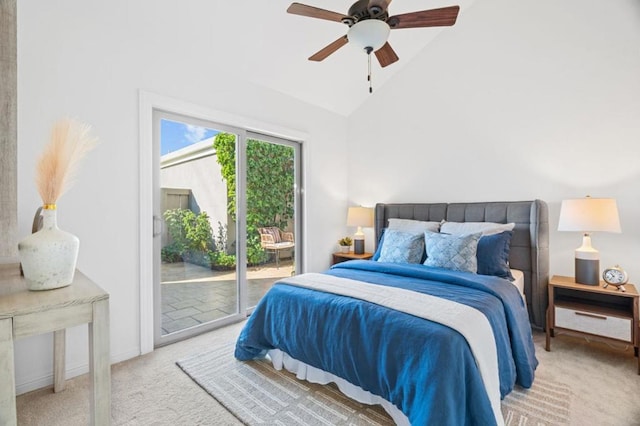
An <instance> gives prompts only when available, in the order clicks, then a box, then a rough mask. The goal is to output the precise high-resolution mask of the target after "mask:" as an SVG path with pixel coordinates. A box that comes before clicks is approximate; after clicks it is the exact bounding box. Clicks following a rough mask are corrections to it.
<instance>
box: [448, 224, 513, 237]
mask: <svg viewBox="0 0 640 426" xmlns="http://www.w3.org/2000/svg"><path fill="white" fill-rule="evenodd" d="M515 226H516V224H515V223H513V222H510V223H495V222H444V223H442V225H441V226H440V232H442V233H444V234H454V235H467V234H475V233H476V232H481V233H482V235H493V234H499V233H500V232H504V231H513V228H515Z"/></svg>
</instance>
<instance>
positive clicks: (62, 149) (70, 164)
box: [36, 119, 98, 205]
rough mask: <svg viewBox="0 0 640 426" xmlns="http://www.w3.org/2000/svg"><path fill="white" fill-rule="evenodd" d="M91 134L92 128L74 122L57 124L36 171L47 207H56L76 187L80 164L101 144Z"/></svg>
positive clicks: (63, 121) (37, 182)
mask: <svg viewBox="0 0 640 426" xmlns="http://www.w3.org/2000/svg"><path fill="white" fill-rule="evenodd" d="M90 132H91V126H89V125H88V124H84V123H80V122H78V121H76V120H73V119H63V120H60V121H58V122H57V123H55V124H54V126H53V129H52V131H51V140H50V142H49V144H48V145H47V146H46V147H45V149H44V151H43V152H42V155H41V156H40V158H39V160H38V165H37V167H36V186H37V188H38V192H39V193H40V197H41V198H42V202H43V204H45V205H46V204H56V201H57V200H58V199H59V198H60V197H61V196H62V194H64V193H65V192H66V191H67V189H69V187H70V185H71V183H73V180H74V178H75V175H76V172H77V170H78V165H79V163H80V160H82V158H83V157H84V156H85V155H86V154H87V153H88V152H89V151H91V150H92V149H93V148H94V147H95V146H96V144H97V142H98V139H97V138H95V137H93V136H91V135H90Z"/></svg>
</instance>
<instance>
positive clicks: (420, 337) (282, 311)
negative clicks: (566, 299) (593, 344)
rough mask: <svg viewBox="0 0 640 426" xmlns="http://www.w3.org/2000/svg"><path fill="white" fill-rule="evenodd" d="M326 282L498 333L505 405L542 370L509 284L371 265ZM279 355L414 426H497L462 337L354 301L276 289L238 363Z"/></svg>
mask: <svg viewBox="0 0 640 426" xmlns="http://www.w3.org/2000/svg"><path fill="white" fill-rule="evenodd" d="M326 273H327V274H331V275H335V276H339V277H344V278H351V279H356V280H360V281H364V282H370V283H375V284H381V285H388V286H394V287H401V288H405V289H409V290H413V291H417V292H421V293H427V294H431V295H434V296H438V297H442V298H445V299H450V300H453V301H456V302H459V303H464V304H466V305H469V306H472V307H474V308H476V309H478V310H479V311H481V312H483V313H484V314H485V315H486V317H487V319H488V320H489V323H490V324H491V327H492V328H493V333H494V336H495V340H496V346H497V352H498V367H499V376H500V393H501V396H502V397H504V396H505V395H506V394H508V393H509V392H510V391H511V390H512V389H513V386H514V384H515V383H518V384H519V385H521V386H523V387H527V388H528V387H530V386H531V384H532V383H533V378H534V371H535V368H536V366H537V364H538V362H537V360H536V357H535V349H534V346H533V340H532V336H531V328H530V325H529V318H528V315H527V310H526V306H525V305H524V303H523V300H522V298H521V296H520V294H519V293H518V290H517V289H516V288H515V286H513V285H512V284H511V283H510V282H508V281H507V280H504V279H502V278H497V277H489V276H484V275H472V274H468V273H462V272H452V271H448V270H444V269H438V268H429V267H427V266H423V265H406V264H391V263H381V262H371V261H349V262H343V263H340V264H337V265H334V266H333V267H332V268H331V269H330V270H329V271H326ZM487 343H488V344H489V343H490V342H487ZM274 348H277V349H280V350H282V351H284V352H286V353H288V354H289V355H291V356H292V357H293V358H295V359H298V360H299V361H302V362H304V363H306V364H309V365H312V366H314V367H316V368H320V369H322V370H324V371H328V372H330V373H332V374H335V375H336V376H339V377H342V378H343V379H345V380H347V381H349V382H351V383H353V384H355V385H358V386H360V387H361V388H363V389H365V390H367V391H369V392H371V393H373V394H375V395H379V396H381V397H383V398H384V399H386V400H388V401H390V402H392V403H393V404H394V405H395V406H396V407H398V408H399V409H400V410H401V411H402V412H403V413H404V414H405V415H406V416H407V417H408V418H409V420H410V421H411V424H412V425H491V424H495V417H494V414H493V411H492V410H491V405H490V402H489V399H488V397H487V394H486V391H485V388H484V384H483V382H482V378H481V376H480V373H479V370H478V368H477V365H476V363H475V360H474V358H473V354H472V353H471V349H470V348H469V346H468V344H467V342H466V340H465V339H464V337H462V335H460V334H459V333H458V332H456V331H454V330H452V329H451V328H449V327H447V326H444V325H441V324H439V323H436V322H432V321H428V320H425V319H422V318H418V317H415V316H413V315H409V314H406V313H402V312H398V311H394V310H391V309H388V308H386V307H382V306H379V305H375V304H372V303H369V302H365V301H361V300H358V299H353V298H350V297H344V296H338V295H334V294H329V293H323V292H319V291H315V290H309V289H304V288H300V287H295V286H290V285H286V284H277V285H274V286H273V287H272V288H271V289H270V290H269V292H268V293H267V294H266V295H265V296H264V297H263V299H262V300H261V302H260V303H259V304H258V306H257V307H256V309H255V311H254V312H253V314H252V315H251V317H250V318H249V320H248V321H247V324H246V325H245V327H244V329H243V330H242V332H241V334H240V336H239V337H238V340H237V343H236V350H235V356H236V358H237V359H239V360H250V359H254V358H259V357H264V356H265V354H266V353H267V351H268V350H270V349H274Z"/></svg>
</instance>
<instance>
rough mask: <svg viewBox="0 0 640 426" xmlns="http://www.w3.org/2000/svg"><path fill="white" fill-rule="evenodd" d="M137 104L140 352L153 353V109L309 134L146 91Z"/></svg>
mask: <svg viewBox="0 0 640 426" xmlns="http://www.w3.org/2000/svg"><path fill="white" fill-rule="evenodd" d="M138 105H139V111H138V116H139V129H138V130H139V137H140V141H139V145H140V151H139V155H140V159H139V161H140V174H139V178H140V193H139V203H140V204H139V211H140V217H139V221H140V233H139V247H140V256H139V262H140V283H139V284H140V317H139V320H140V353H141V354H146V353H149V352H152V351H153V347H154V318H153V314H154V312H153V311H154V298H153V238H152V237H151V236H152V235H153V110H154V109H158V110H162V111H166V112H171V113H175V114H181V115H187V116H190V117H194V118H200V119H202V120H207V121H213V122H216V123H224V124H225V125H229V126H235V127H239V128H241V129H245V130H246V131H253V132H257V133H262V134H265V135H270V136H276V137H279V138H283V139H289V140H293V141H298V142H302V141H304V140H305V139H308V137H309V135H308V134H307V133H305V132H301V131H298V130H293V129H290V128H286V127H282V126H277V125H273V124H269V123H265V122H262V121H260V120H256V119H253V118H249V117H244V116H240V115H235V114H230V113H227V112H223V111H218V110H215V109H211V108H207V107H204V106H200V105H195V104H192V103H189V102H186V101H182V100H179V99H175V98H171V97H167V96H163V95H158V94H156V93H152V92H147V91H144V90H140V91H139V103H138ZM303 214H304V210H303ZM304 252H306V251H304ZM304 252H303V253H304ZM303 255H304V254H303Z"/></svg>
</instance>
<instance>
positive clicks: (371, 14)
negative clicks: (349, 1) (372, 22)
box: [342, 0, 389, 27]
mask: <svg viewBox="0 0 640 426" xmlns="http://www.w3.org/2000/svg"><path fill="white" fill-rule="evenodd" d="M385 6H386V2H385V1H384V0H372V1H369V0H358V1H357V2H355V3H354V4H353V5H351V7H350V8H349V11H348V12H347V14H348V15H349V16H348V17H346V18H343V19H342V22H343V23H344V24H347V25H348V26H350V27H351V26H352V25H354V24H356V23H357V22H360V21H365V20H367V19H378V20H380V21H386V20H387V18H388V17H389V14H388V13H387V10H386V9H385Z"/></svg>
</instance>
